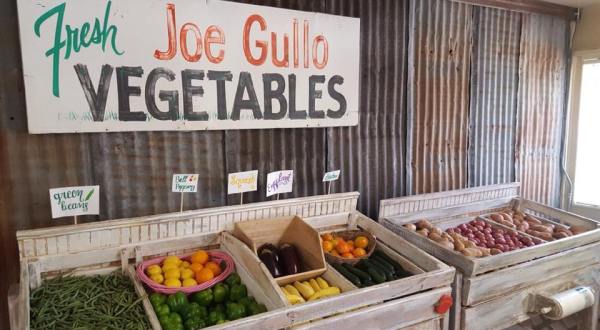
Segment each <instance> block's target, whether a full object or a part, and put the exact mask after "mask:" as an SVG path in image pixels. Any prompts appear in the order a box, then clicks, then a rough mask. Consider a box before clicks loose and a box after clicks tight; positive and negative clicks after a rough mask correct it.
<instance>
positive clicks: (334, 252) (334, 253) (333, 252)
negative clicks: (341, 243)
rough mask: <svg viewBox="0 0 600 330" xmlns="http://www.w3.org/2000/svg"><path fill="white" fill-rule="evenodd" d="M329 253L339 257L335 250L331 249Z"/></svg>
mask: <svg viewBox="0 0 600 330" xmlns="http://www.w3.org/2000/svg"><path fill="white" fill-rule="evenodd" d="M329 254H331V255H332V256H336V257H339V256H340V254H339V253H337V251H336V250H331V252H329Z"/></svg>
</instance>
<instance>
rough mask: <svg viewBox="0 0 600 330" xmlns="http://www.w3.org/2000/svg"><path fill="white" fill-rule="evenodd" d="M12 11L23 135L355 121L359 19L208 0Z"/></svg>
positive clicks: (71, 0)
mask: <svg viewBox="0 0 600 330" xmlns="http://www.w3.org/2000/svg"><path fill="white" fill-rule="evenodd" d="M17 4H18V15H19V29H20V37H21V53H22V61H23V76H24V81H25V92H26V101H27V119H28V126H29V132H30V133H34V134H35V133H69V132H105V131H154V130H163V131H164V130H207V129H210V130H217V129H218V130H222V129H259V128H275V127H277V128H281V127H327V126H353V125H357V124H358V100H359V52H360V39H359V34H360V19H358V18H350V17H342V16H335V15H327V14H320V13H309V12H302V11H294V10H287V9H279V8H272V7H264V6H255V5H248V4H238V3H232V2H228V1H208V0H152V1H147V0H112V1H102V0H99V1H75V0H66V1H65V0H39V1H26V0H17Z"/></svg>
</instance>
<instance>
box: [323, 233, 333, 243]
mask: <svg viewBox="0 0 600 330" xmlns="http://www.w3.org/2000/svg"><path fill="white" fill-rule="evenodd" d="M321 238H322V239H323V240H324V241H332V240H333V235H331V233H327V234H323V236H321Z"/></svg>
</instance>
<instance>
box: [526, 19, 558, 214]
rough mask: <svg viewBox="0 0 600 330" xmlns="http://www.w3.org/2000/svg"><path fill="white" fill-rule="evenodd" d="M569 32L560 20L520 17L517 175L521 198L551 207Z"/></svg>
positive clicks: (554, 200)
mask: <svg viewBox="0 0 600 330" xmlns="http://www.w3.org/2000/svg"><path fill="white" fill-rule="evenodd" d="M568 31H569V25H568V23H567V21H566V20H564V19H561V18H556V17H552V16H544V15H533V14H532V15H527V16H525V17H523V30H522V36H521V57H520V69H519V70H520V71H519V84H520V88H519V105H518V111H519V114H518V119H517V142H516V152H517V153H516V166H517V170H516V176H517V180H519V181H521V187H522V189H521V191H522V195H523V197H525V198H528V199H532V200H535V201H538V202H540V203H543V204H548V205H551V206H558V204H559V199H560V198H559V197H560V181H561V179H560V177H561V176H560V165H561V146H562V139H563V136H564V132H563V121H564V120H565V119H564V115H565V111H566V109H565V93H566V88H567V86H566V74H567V71H566V70H567V56H568V55H567V54H568V51H569V50H568V47H569V45H568V40H569V38H568Z"/></svg>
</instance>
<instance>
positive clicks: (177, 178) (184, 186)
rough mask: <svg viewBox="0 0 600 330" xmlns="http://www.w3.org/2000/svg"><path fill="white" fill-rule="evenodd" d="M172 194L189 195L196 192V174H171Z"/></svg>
mask: <svg viewBox="0 0 600 330" xmlns="http://www.w3.org/2000/svg"><path fill="white" fill-rule="evenodd" d="M172 191H173V192H179V193H190V192H197V191H198V174H173V186H172Z"/></svg>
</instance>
